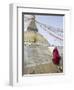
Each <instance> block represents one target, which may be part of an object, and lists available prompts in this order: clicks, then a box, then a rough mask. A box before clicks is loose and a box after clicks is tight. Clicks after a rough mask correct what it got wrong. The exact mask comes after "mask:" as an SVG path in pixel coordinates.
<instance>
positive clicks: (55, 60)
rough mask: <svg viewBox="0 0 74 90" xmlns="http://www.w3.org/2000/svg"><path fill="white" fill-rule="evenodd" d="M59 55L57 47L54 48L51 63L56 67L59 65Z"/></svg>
mask: <svg viewBox="0 0 74 90" xmlns="http://www.w3.org/2000/svg"><path fill="white" fill-rule="evenodd" d="M60 59H61V57H60V55H59V52H58V49H57V47H55V48H54V50H53V59H52V60H53V63H54V64H56V65H59V64H60Z"/></svg>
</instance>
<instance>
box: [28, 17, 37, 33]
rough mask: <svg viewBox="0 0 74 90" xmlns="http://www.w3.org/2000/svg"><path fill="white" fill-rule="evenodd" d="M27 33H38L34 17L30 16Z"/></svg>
mask: <svg viewBox="0 0 74 90" xmlns="http://www.w3.org/2000/svg"><path fill="white" fill-rule="evenodd" d="M27 31H35V32H38V29H37V26H36V23H35V15H33V16H32V18H31V22H30V24H29V26H28V28H27Z"/></svg>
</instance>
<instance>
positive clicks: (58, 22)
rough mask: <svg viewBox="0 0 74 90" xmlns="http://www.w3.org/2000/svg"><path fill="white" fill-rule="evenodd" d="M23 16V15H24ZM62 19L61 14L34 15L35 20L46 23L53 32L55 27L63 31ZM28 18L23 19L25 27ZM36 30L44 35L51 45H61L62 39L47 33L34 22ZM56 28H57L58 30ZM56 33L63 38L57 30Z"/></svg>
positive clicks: (27, 23)
mask: <svg viewBox="0 0 74 90" xmlns="http://www.w3.org/2000/svg"><path fill="white" fill-rule="evenodd" d="M24 16H25V15H24ZM31 16H32V15H26V17H29V18H30V17H31ZM63 19H64V16H61V15H35V20H37V21H38V22H40V23H43V24H46V25H47V26H51V27H52V28H54V29H53V31H54V33H55V30H56V29H57V28H60V29H61V30H62V32H63ZM29 23H30V22H29V20H28V21H24V27H25V29H27V26H28V25H29ZM36 25H37V28H38V32H39V33H40V34H42V35H43V36H44V38H46V39H47V40H48V42H49V44H51V45H55V46H63V41H61V40H59V39H56V38H54V37H53V36H51V35H49V34H48V32H46V31H45V30H44V29H42V28H41V27H40V25H39V24H38V23H36ZM60 29H58V30H60ZM56 34H57V35H59V36H61V37H62V38H63V33H60V32H57V33H56Z"/></svg>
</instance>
